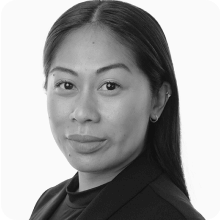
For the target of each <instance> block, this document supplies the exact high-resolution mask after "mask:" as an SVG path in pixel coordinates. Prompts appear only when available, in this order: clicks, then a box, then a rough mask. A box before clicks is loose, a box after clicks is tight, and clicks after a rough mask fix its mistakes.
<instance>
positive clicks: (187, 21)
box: [1, 0, 220, 220]
mask: <svg viewBox="0 0 220 220" xmlns="http://www.w3.org/2000/svg"><path fill="white" fill-rule="evenodd" d="M78 2H79V1H75V0H71V1H69V0H65V1H52V0H44V1H37V0H14V1H3V2H2V3H1V19H2V20H1V22H2V23H1V25H2V29H1V31H2V33H1V37H2V41H1V43H2V44H1V51H2V53H1V55H2V59H1V62H2V68H1V71H2V74H1V80H2V85H1V86H2V148H1V219H4V220H6V219H13V220H24V219H29V217H30V214H31V212H32V209H33V207H34V205H35V203H36V201H37V199H38V198H39V197H40V195H41V194H42V193H43V192H44V191H45V190H46V189H47V188H49V187H51V186H53V185H56V184H58V183H59V182H61V181H63V180H65V179H67V178H70V177H72V176H73V175H74V174H75V172H76V171H75V170H74V169H73V168H72V167H71V166H70V165H69V163H68V162H67V161H66V159H65V157H64V156H63V154H62V153H61V152H60V150H59V149H58V147H57V146H56V144H55V141H54V140H53V137H52V135H51V132H50V128H49V122H48V119H47V109H46V95H45V92H44V90H43V83H44V77H43V69H42V51H43V46H44V42H45V39H46V36H47V33H48V31H49V29H50V27H51V26H52V24H53V23H54V22H55V20H56V19H57V18H58V17H59V16H60V15H61V14H62V13H63V12H64V11H66V10H67V9H68V8H70V7H71V6H72V5H74V4H75V3H78ZM127 2H130V3H132V4H135V5H137V6H139V7H141V8H143V9H145V10H146V11H148V12H149V13H150V14H152V15H153V16H154V17H155V18H156V19H157V21H158V22H159V23H160V25H161V26H162V28H163V30H164V32H165V35H166V37H167V40H168V43H169V46H170V50H171V55H172V58H173V63H174V67H175V72H176V78H177V83H178V87H179V95H180V110H181V125H182V154H183V163H184V170H185V175H186V181H187V185H188V189H189V193H190V196H191V202H192V204H193V205H194V207H195V208H196V209H197V210H198V211H199V212H200V213H201V214H202V215H203V216H204V217H205V218H206V219H210V220H211V219H212V220H214V219H215V220H217V219H220V213H219V211H220V199H219V198H220V187H219V186H220V159H219V157H220V150H219V149H220V139H219V137H220V116H219V113H220V85H219V84H220V10H219V7H220V6H219V5H220V3H219V1H214V0H213V1H209V0H149V1H148V0H147V1H146V0H145V1H137V0H130V1H128V0H127ZM213 2H215V3H213ZM6 3H7V4H6ZM217 5H218V6H217Z"/></svg>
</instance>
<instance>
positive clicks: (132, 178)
mask: <svg viewBox="0 0 220 220" xmlns="http://www.w3.org/2000/svg"><path fill="white" fill-rule="evenodd" d="M44 70H45V77H46V80H45V89H46V91H47V100H48V115H49V120H50V126H51V130H52V133H53V136H54V138H55V140H56V143H57V145H58V146H59V148H60V149H61V151H62V153H63V154H64V156H65V157H66V158H67V160H68V162H69V163H70V164H71V165H72V166H73V167H74V168H75V169H76V170H77V171H78V172H77V173H76V174H75V175H74V177H73V178H71V179H69V180H66V181H64V182H62V183H60V184H58V185H57V186H54V187H52V188H50V189H48V190H47V191H45V192H44V193H43V195H42V196H41V197H40V199H39V200H38V202H37V204H36V205H35V208H34V210H33V213H32V215H31V218H30V219H31V220H36V219H79V220H86V219H90V220H91V219H94V220H97V219H112V220H113V219H126V220H127V219H132V220H134V219H136V220H139V219H140V220H142V219H163V220H164V219H169V220H170V219H204V218H203V217H202V216H201V215H200V214H199V213H198V212H197V211H196V210H195V209H194V208H193V206H192V205H191V203H190V200H189V195H188V191H187V188H186V185H185V180H184V175H183V170H182V164H181V157H180V125H179V100H178V89H177V84H176V79H175V75H174V69H173V65H172V60H171V56H170V52H169V48H168V45H167V41H166V38H165V36H164V34H163V31H162V29H161V27H160V26H159V24H158V23H157V21H156V20H155V19H154V18H153V17H152V16H151V15H150V14H148V13H147V12H145V11H143V10H142V9H140V8H137V7H135V6H132V5H130V4H127V3H124V2H119V1H87V2H83V3H80V4H78V5H75V6H73V7H72V8H70V9H69V10H68V11H66V12H65V13H64V14H63V15H62V16H61V17H60V18H59V19H58V20H57V21H56V22H55V24H54V25H53V27H52V28H51V30H50V32H49V35H48V37H47V40H46V44H45V49H44Z"/></svg>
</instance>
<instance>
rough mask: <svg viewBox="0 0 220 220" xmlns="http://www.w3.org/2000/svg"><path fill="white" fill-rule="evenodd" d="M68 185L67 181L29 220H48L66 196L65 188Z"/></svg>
mask: <svg viewBox="0 0 220 220" xmlns="http://www.w3.org/2000/svg"><path fill="white" fill-rule="evenodd" d="M68 184H69V181H67V183H66V184H65V186H64V187H62V189H61V190H60V191H59V193H57V194H56V195H55V196H54V197H52V199H50V200H49V201H48V202H47V203H46V204H45V205H44V206H42V207H41V208H40V209H39V210H38V211H37V212H36V213H34V215H33V216H31V218H30V220H39V219H40V220H48V219H49V218H50V217H51V215H52V214H53V213H54V212H55V210H56V209H57V207H58V206H59V205H60V203H61V202H62V201H63V199H64V198H65V196H66V186H67V185H68Z"/></svg>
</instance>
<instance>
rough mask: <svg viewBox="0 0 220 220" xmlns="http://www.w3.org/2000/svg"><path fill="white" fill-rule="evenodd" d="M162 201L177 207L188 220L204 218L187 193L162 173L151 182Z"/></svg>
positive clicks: (173, 207)
mask: <svg viewBox="0 0 220 220" xmlns="http://www.w3.org/2000/svg"><path fill="white" fill-rule="evenodd" d="M149 186H150V187H151V189H152V190H153V191H154V193H155V194H157V195H158V196H159V200H161V203H164V204H166V205H167V206H169V207H170V209H175V210H176V211H178V212H179V213H180V214H181V215H182V216H183V219H187V220H191V219H193V220H204V218H203V217H202V215H201V214H200V213H199V212H197V210H196V209H195V208H194V207H193V205H192V204H191V203H190V200H189V199H188V198H187V197H186V195H185V194H184V193H183V192H182V191H181V190H180V189H179V188H178V187H177V186H176V185H175V184H174V183H173V182H172V181H171V180H170V179H169V177H168V176H167V175H166V174H162V175H160V176H159V177H158V178H157V179H156V180H154V181H153V182H151V183H150V184H149Z"/></svg>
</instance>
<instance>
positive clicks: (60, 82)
mask: <svg viewBox="0 0 220 220" xmlns="http://www.w3.org/2000/svg"><path fill="white" fill-rule="evenodd" d="M64 83H68V84H71V85H72V86H74V84H73V83H71V82H69V81H66V80H61V81H59V82H58V83H56V84H55V88H58V87H60V86H61V85H62V84H64ZM108 83H109V84H114V85H115V86H116V87H118V88H121V85H119V84H118V83H116V82H114V81H107V82H105V83H104V84H103V85H102V86H104V85H107V84H108ZM102 86H101V87H102ZM101 87H100V88H101ZM66 90H68V89H66ZM70 90H71V89H70ZM107 91H112V90H107Z"/></svg>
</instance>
